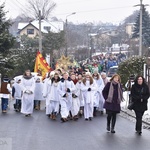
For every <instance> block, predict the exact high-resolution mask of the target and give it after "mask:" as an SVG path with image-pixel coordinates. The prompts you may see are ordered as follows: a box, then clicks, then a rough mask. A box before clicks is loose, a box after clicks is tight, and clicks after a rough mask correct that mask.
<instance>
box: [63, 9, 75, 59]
mask: <svg viewBox="0 0 150 150" xmlns="http://www.w3.org/2000/svg"><path fill="white" fill-rule="evenodd" d="M75 14H76V12H73V13H71V14H69V15H67V16H66V50H65V56H66V57H67V56H68V19H67V18H68V17H69V16H72V15H75Z"/></svg>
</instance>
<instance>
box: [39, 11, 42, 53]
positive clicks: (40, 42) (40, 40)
mask: <svg viewBox="0 0 150 150" xmlns="http://www.w3.org/2000/svg"><path fill="white" fill-rule="evenodd" d="M41 18H42V17H41V10H39V52H40V53H42V33H41Z"/></svg>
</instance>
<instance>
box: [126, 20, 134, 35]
mask: <svg viewBox="0 0 150 150" xmlns="http://www.w3.org/2000/svg"><path fill="white" fill-rule="evenodd" d="M133 30H134V23H127V24H126V33H127V34H128V36H129V38H131V37H132V34H133Z"/></svg>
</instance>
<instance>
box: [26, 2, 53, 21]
mask: <svg viewBox="0 0 150 150" xmlns="http://www.w3.org/2000/svg"><path fill="white" fill-rule="evenodd" d="M55 6H56V3H54V2H53V1H52V0H28V7H27V8H28V9H27V11H28V14H30V15H32V16H33V17H34V18H38V17H39V11H41V16H42V19H45V20H48V18H49V16H50V14H51V12H52V10H53V9H54V8H55Z"/></svg>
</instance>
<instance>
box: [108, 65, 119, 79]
mask: <svg viewBox="0 0 150 150" xmlns="http://www.w3.org/2000/svg"><path fill="white" fill-rule="evenodd" d="M117 71H118V66H113V67H110V68H109V70H108V73H107V77H112V76H113V75H114V74H116V73H117Z"/></svg>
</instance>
